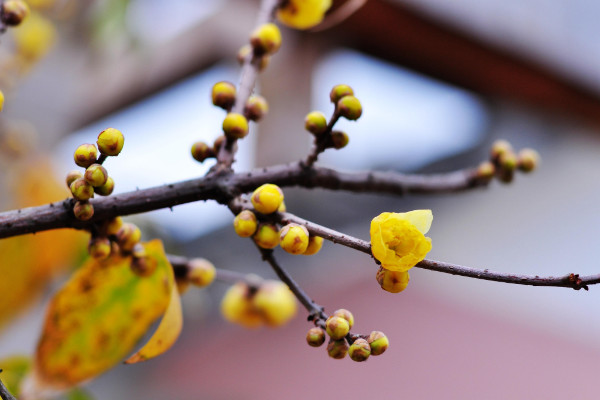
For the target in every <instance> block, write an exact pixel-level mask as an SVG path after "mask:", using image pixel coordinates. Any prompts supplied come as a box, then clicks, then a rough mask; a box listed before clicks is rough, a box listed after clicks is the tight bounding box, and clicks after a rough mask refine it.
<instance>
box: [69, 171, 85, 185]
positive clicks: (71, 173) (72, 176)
mask: <svg viewBox="0 0 600 400" xmlns="http://www.w3.org/2000/svg"><path fill="white" fill-rule="evenodd" d="M80 178H83V174H82V173H81V171H76V170H73V171H69V173H68V174H67V179H66V182H67V187H69V188H70V187H71V183H73V182H74V181H76V180H77V179H80Z"/></svg>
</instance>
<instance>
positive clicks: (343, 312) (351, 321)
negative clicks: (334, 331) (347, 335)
mask: <svg viewBox="0 0 600 400" xmlns="http://www.w3.org/2000/svg"><path fill="white" fill-rule="evenodd" d="M331 315H332V316H333V317H342V318H344V319H345V320H346V321H348V326H349V327H350V329H352V326H354V315H352V313H351V312H350V311H348V310H346V309H345V308H340V309H339V310H336V311H335V312H334V313H333V314H331Z"/></svg>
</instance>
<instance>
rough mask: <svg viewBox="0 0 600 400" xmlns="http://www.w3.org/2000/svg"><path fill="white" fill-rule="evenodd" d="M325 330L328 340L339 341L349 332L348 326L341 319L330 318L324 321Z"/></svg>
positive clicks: (346, 322)
mask: <svg viewBox="0 0 600 400" xmlns="http://www.w3.org/2000/svg"><path fill="white" fill-rule="evenodd" d="M325 330H326V331H327V334H328V335H329V337H330V338H332V339H333V340H339V339H342V338H344V337H345V336H346V335H347V334H348V332H350V324H349V323H348V321H346V320H345V319H344V318H342V317H335V316H331V317H329V318H327V321H325Z"/></svg>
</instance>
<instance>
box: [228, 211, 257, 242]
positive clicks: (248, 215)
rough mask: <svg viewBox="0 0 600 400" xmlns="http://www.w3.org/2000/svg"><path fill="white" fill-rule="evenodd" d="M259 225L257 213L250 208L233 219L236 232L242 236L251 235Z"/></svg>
mask: <svg viewBox="0 0 600 400" xmlns="http://www.w3.org/2000/svg"><path fill="white" fill-rule="evenodd" d="M257 226H258V223H257V220H256V215H254V213H253V212H252V211H250V210H244V211H242V212H241V213H239V214H238V215H236V217H235V218H234V219H233V227H234V229H235V233H237V234H238V235H240V236H241V237H250V236H252V235H254V232H256V228H257Z"/></svg>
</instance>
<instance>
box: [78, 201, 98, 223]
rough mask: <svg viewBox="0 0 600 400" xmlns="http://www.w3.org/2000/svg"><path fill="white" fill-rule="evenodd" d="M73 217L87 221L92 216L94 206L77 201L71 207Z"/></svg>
mask: <svg viewBox="0 0 600 400" xmlns="http://www.w3.org/2000/svg"><path fill="white" fill-rule="evenodd" d="M73 215H75V218H77V219H78V220H80V221H87V220H89V219H91V218H92V217H93V216H94V206H92V205H91V204H90V203H89V202H87V201H78V202H76V203H75V206H73Z"/></svg>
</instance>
